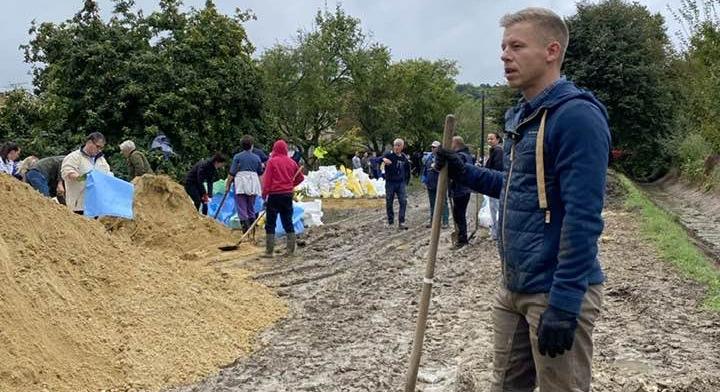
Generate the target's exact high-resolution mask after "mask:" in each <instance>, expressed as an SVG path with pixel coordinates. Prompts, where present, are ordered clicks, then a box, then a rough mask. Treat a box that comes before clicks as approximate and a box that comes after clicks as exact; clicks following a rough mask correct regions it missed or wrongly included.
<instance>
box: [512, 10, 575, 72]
mask: <svg viewBox="0 0 720 392" xmlns="http://www.w3.org/2000/svg"><path fill="white" fill-rule="evenodd" d="M521 22H528V23H532V24H533V25H534V26H535V27H537V28H538V29H539V30H540V32H541V33H542V35H543V38H544V39H545V41H544V43H545V44H549V43H550V42H552V41H557V42H558V43H559V44H560V50H561V54H560V63H561V64H562V62H563V60H564V59H565V52H566V51H567V48H568V44H569V43H570V32H569V31H568V27H567V24H565V21H564V20H563V19H562V18H561V17H560V16H559V15H558V14H556V13H554V12H552V11H551V10H549V9H547V8H539V7H528V8H525V9H522V10H520V11H518V12H514V13H512V14H506V15H505V16H503V17H502V18H500V27H503V28H508V27H510V26H512V25H514V24H517V23H521Z"/></svg>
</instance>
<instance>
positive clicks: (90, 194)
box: [83, 170, 135, 219]
mask: <svg viewBox="0 0 720 392" xmlns="http://www.w3.org/2000/svg"><path fill="white" fill-rule="evenodd" d="M134 192H135V187H134V186H133V184H131V183H129V182H127V181H123V180H121V179H119V178H115V177H113V176H111V175H108V174H105V173H103V172H101V171H97V170H92V171H90V173H88V175H87V179H86V180H85V197H84V199H85V202H84V206H83V210H84V215H85V216H89V217H93V218H94V217H98V216H115V217H120V218H126V219H132V218H133V196H134Z"/></svg>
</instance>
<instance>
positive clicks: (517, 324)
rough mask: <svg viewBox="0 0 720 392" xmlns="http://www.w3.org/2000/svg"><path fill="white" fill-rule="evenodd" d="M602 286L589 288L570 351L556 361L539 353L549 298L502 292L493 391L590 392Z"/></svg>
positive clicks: (498, 298)
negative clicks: (540, 330) (539, 331)
mask: <svg viewBox="0 0 720 392" xmlns="http://www.w3.org/2000/svg"><path fill="white" fill-rule="evenodd" d="M602 297H603V293H602V285H594V286H590V287H588V290H587V292H586V293H585V298H584V299H583V303H582V308H581V310H580V315H579V317H578V327H577V330H576V331H575V340H574V342H573V345H572V349H571V350H570V351H566V352H565V354H563V355H561V356H556V357H555V358H550V357H549V356H543V355H540V352H539V351H538V339H537V327H538V322H539V321H540V315H541V314H542V313H543V312H544V311H545V309H546V308H547V306H548V293H540V294H519V293H513V292H510V291H508V290H507V289H506V288H505V287H504V286H503V287H501V288H500V289H499V290H498V292H497V294H496V296H495V304H494V306H493V324H494V331H495V358H494V374H493V385H492V389H491V391H492V392H533V391H534V390H535V387H536V386H539V387H540V392H589V391H590V381H591V380H592V353H593V343H592V332H593V328H594V326H595V319H596V318H597V316H598V314H599V313H600V307H601V306H602Z"/></svg>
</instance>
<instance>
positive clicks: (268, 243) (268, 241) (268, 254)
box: [262, 234, 275, 259]
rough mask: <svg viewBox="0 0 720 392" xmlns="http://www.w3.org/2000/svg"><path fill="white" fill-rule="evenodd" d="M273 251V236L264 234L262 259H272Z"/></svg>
mask: <svg viewBox="0 0 720 392" xmlns="http://www.w3.org/2000/svg"><path fill="white" fill-rule="evenodd" d="M274 251H275V234H266V236H265V254H263V255H262V257H264V258H266V259H269V258H272V257H273V252H274Z"/></svg>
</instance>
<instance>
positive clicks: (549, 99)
mask: <svg viewBox="0 0 720 392" xmlns="http://www.w3.org/2000/svg"><path fill="white" fill-rule="evenodd" d="M546 94H547V95H546V96H545V97H544V98H542V99H540V100H539V102H533V104H532V105H531V106H532V110H533V111H535V110H536V109H538V108H541V107H543V108H547V109H553V108H555V107H556V106H559V105H562V104H563V103H565V102H567V101H569V100H571V99H583V100H585V101H588V102H590V103H592V104H593V105H595V106H597V107H598V109H600V111H601V112H602V114H603V116H605V120H607V119H608V112H607V109H606V108H605V105H603V104H602V103H600V101H598V100H597V98H595V96H594V95H593V94H592V93H591V92H590V91H588V90H585V89H582V88H579V87H577V86H576V85H575V83H573V82H570V81H568V80H564V79H563V80H561V81H559V82H558V83H557V84H556V85H555V87H553V88H552V89H551V90H550V91H548V92H547V93H546Z"/></svg>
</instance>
